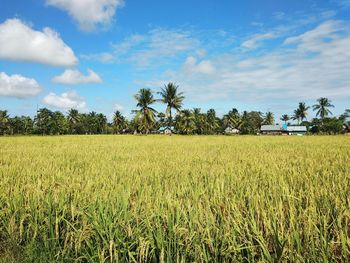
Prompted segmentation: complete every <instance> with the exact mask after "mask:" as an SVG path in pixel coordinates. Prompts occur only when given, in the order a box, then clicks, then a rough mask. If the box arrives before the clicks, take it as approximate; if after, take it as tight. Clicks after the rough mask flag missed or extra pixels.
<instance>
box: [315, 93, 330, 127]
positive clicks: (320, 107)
mask: <svg viewBox="0 0 350 263" xmlns="http://www.w3.org/2000/svg"><path fill="white" fill-rule="evenodd" d="M317 102H318V104H315V105H313V106H312V108H313V110H314V111H315V110H317V112H316V116H320V117H321V120H322V121H323V119H324V117H327V116H328V114H330V115H332V114H333V113H332V112H331V111H330V110H329V109H328V108H333V107H334V105H332V104H331V101H330V100H329V99H327V98H319V99H318V100H317Z"/></svg>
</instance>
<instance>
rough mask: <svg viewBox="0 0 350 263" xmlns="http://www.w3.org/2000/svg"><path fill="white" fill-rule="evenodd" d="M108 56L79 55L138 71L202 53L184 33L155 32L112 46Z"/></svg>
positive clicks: (135, 36) (102, 54) (132, 37)
mask: <svg viewBox="0 0 350 263" xmlns="http://www.w3.org/2000/svg"><path fill="white" fill-rule="evenodd" d="M112 49H113V51H112V52H103V53H100V54H88V55H82V58H84V59H89V60H90V59H95V60H98V61H104V62H118V63H130V64H132V65H134V66H136V67H139V68H148V67H150V66H152V65H158V64H166V62H168V61H170V60H172V59H176V58H177V57H179V56H181V55H186V54H187V53H188V52H199V53H201V54H204V53H205V50H204V49H200V41H199V40H198V39H196V38H194V37H192V36H191V33H190V32H188V31H184V30H169V29H163V28H156V29H152V30H150V31H149V32H148V33H147V34H145V35H140V34H135V35H132V36H130V37H127V38H125V39H124V40H123V41H121V42H120V43H115V44H113V45H112Z"/></svg>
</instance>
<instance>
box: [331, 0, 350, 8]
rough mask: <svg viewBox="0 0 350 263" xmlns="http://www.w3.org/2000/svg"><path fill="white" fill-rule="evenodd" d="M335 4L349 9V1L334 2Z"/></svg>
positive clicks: (337, 0) (336, 0)
mask: <svg viewBox="0 0 350 263" xmlns="http://www.w3.org/2000/svg"><path fill="white" fill-rule="evenodd" d="M334 1H335V2H336V3H338V4H339V5H340V6H341V7H343V8H348V7H350V0H334Z"/></svg>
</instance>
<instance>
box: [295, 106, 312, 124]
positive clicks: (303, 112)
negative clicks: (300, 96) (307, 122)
mask: <svg viewBox="0 0 350 263" xmlns="http://www.w3.org/2000/svg"><path fill="white" fill-rule="evenodd" d="M309 109H310V107H309V106H306V104H305V102H299V106H298V108H297V109H296V110H295V111H294V115H293V117H292V119H293V120H297V121H298V124H299V123H300V121H303V120H304V119H306V117H307V115H308V112H307V111H308V110H309Z"/></svg>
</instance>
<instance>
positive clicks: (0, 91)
mask: <svg viewBox="0 0 350 263" xmlns="http://www.w3.org/2000/svg"><path fill="white" fill-rule="evenodd" d="M41 90H42V88H41V86H40V85H39V84H38V82H37V81H36V80H35V79H31V78H26V77H23V76H21V75H12V76H9V75H7V74H6V73H5V72H0V96H7V97H16V98H26V97H31V96H35V95H37V94H39V93H40V92H41Z"/></svg>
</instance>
